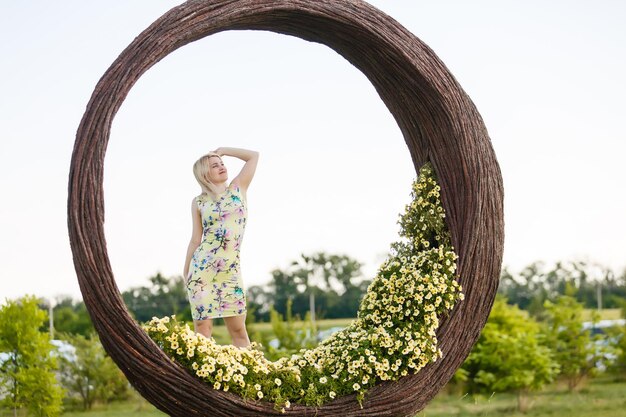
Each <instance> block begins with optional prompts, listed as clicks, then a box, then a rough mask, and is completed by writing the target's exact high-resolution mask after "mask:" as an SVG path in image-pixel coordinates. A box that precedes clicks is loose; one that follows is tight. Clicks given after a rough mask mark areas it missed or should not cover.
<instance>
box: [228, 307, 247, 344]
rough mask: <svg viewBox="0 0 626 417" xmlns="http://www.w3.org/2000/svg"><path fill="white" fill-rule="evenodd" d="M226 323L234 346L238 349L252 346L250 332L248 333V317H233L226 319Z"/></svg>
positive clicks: (243, 315)
mask: <svg viewBox="0 0 626 417" xmlns="http://www.w3.org/2000/svg"><path fill="white" fill-rule="evenodd" d="M224 323H226V328H227V329H228V333H230V337H231V339H232V340H233V345H235V346H237V347H247V346H249V345H250V339H249V338H248V332H247V331H246V315H245V314H242V315H241V316H233V317H224Z"/></svg>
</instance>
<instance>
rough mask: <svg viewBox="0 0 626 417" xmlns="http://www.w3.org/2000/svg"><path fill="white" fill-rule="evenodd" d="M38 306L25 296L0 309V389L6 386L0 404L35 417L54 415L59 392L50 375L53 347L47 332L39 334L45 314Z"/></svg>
mask: <svg viewBox="0 0 626 417" xmlns="http://www.w3.org/2000/svg"><path fill="white" fill-rule="evenodd" d="M38 303H39V300H38V299H37V298H35V297H34V296H26V297H23V298H21V299H17V300H7V301H6V304H5V305H4V306H2V307H0V352H3V353H4V354H5V355H7V358H6V359H5V360H4V361H3V362H1V363H0V387H6V391H5V393H6V396H5V397H4V398H2V399H1V400H0V405H4V406H7V407H9V408H13V410H14V412H15V413H16V412H17V409H19V408H24V407H25V408H27V409H28V410H29V411H30V412H32V413H33V414H35V415H37V416H58V415H59V414H60V413H61V409H62V399H63V390H62V389H61V388H60V387H59V386H58V384H57V383H56V378H55V374H54V371H55V370H56V368H57V363H56V359H55V357H54V356H53V355H52V352H53V350H54V346H53V345H52V344H51V343H50V340H49V335H48V333H45V332H40V331H39V328H40V327H42V326H43V325H44V323H46V321H47V319H48V314H47V312H46V311H44V310H41V309H40V308H39V307H38Z"/></svg>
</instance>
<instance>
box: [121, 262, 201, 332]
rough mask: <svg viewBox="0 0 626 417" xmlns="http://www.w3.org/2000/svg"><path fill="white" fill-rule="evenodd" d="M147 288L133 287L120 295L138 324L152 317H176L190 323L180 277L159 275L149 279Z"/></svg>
mask: <svg viewBox="0 0 626 417" xmlns="http://www.w3.org/2000/svg"><path fill="white" fill-rule="evenodd" d="M149 279H150V283H151V284H152V285H151V286H149V287H134V288H131V289H129V290H127V291H124V292H123V293H122V298H123V299H124V302H125V303H126V306H127V307H128V309H129V310H130V312H131V313H132V314H133V315H134V317H135V319H136V320H137V321H139V322H140V323H143V322H146V321H148V320H150V319H151V318H152V317H154V316H157V317H163V316H171V315H172V314H175V315H177V317H178V318H180V319H181V320H188V321H191V309H190V308H189V300H188V299H187V290H186V287H185V281H184V279H183V277H182V276H180V275H178V276H174V277H172V278H165V277H164V276H163V275H161V273H160V272H159V273H157V274H156V275H155V276H153V277H150V278H149Z"/></svg>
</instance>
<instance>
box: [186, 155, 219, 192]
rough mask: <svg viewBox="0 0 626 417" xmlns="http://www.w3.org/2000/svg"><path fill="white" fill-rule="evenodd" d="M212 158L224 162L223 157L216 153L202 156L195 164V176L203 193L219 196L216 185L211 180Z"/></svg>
mask: <svg viewBox="0 0 626 417" xmlns="http://www.w3.org/2000/svg"><path fill="white" fill-rule="evenodd" d="M211 158H219V159H220V161H221V160H222V157H221V156H219V155H218V154H216V153H215V152H209V153H207V154H206V155H202V156H201V157H200V159H198V160H197V161H196V162H195V163H194V164H193V175H194V176H195V177H196V180H197V181H198V184H200V188H202V192H203V193H207V194H213V195H214V196H215V195H217V192H216V187H215V184H213V183H212V182H211V180H210V179H209V170H210V169H211V162H210V159H211Z"/></svg>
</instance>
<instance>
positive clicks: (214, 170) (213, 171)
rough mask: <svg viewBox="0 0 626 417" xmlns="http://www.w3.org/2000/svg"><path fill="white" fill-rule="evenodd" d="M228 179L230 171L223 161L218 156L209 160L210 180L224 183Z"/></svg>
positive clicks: (215, 182)
mask: <svg viewBox="0 0 626 417" xmlns="http://www.w3.org/2000/svg"><path fill="white" fill-rule="evenodd" d="M227 179H228V171H227V170H226V166H225V165H224V162H223V161H222V158H218V157H217V156H214V157H211V158H209V180H210V181H211V182H212V183H214V184H217V183H220V182H224V181H226V180H227Z"/></svg>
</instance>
